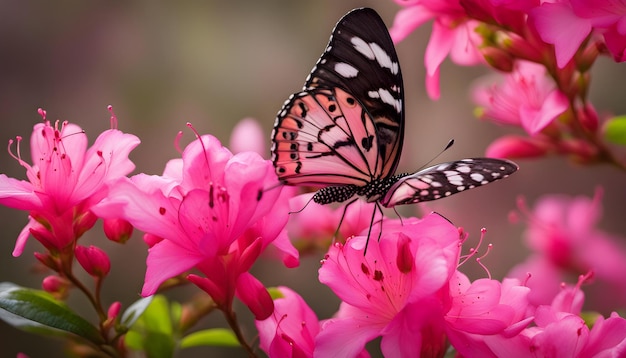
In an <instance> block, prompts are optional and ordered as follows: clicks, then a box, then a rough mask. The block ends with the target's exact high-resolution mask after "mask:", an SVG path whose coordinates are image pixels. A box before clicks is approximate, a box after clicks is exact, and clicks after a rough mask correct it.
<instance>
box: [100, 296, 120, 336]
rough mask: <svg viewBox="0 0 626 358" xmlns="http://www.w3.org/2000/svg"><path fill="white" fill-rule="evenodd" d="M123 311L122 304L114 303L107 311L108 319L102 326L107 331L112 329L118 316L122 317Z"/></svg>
mask: <svg viewBox="0 0 626 358" xmlns="http://www.w3.org/2000/svg"><path fill="white" fill-rule="evenodd" d="M121 309H122V304H121V303H120V302H119V301H115V302H113V303H112V304H111V305H110V306H109V309H108V310H107V319H106V320H105V321H104V323H103V324H102V326H103V327H104V328H106V329H108V328H111V327H113V326H114V325H115V322H116V321H117V318H118V316H119V315H120V310H121Z"/></svg>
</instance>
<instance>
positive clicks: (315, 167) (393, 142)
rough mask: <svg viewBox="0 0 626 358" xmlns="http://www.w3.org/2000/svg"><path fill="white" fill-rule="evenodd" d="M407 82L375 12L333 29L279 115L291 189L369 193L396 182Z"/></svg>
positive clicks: (279, 157)
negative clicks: (393, 179)
mask: <svg viewBox="0 0 626 358" xmlns="http://www.w3.org/2000/svg"><path fill="white" fill-rule="evenodd" d="M403 107H404V104H403V88H402V76H401V73H400V67H399V64H398V56H397V55H396V51H395V48H394V46H393V42H392V41H391V37H390V36H389V33H388V31H387V28H386V26H385V24H384V22H383V21H382V19H381V18H380V16H378V14H377V13H376V12H375V11H374V10H372V9H366V8H363V9H356V10H353V11H351V12H350V13H348V14H347V15H345V16H344V17H343V18H342V19H341V20H340V21H339V22H338V23H337V25H336V26H335V29H334V30H333V33H332V35H331V38H330V42H329V44H328V46H327V47H326V50H325V51H324V53H323V54H322V56H321V58H320V59H319V60H318V62H317V64H316V65H315V67H314V68H313V70H312V72H311V74H310V75H309V76H308V77H307V80H306V83H305V85H304V90H303V91H302V92H300V93H296V94H294V95H292V96H291V97H290V98H289V99H288V100H287V102H286V103H285V105H284V106H283V108H282V109H281V111H280V112H279V113H278V116H277V118H276V123H275V125H274V131H273V133H272V142H273V145H272V160H273V162H274V166H275V167H276V173H277V174H278V177H279V179H280V180H281V181H282V182H284V183H286V184H290V185H313V186H318V187H327V186H354V187H364V186H367V185H368V184H370V183H371V182H372V181H376V180H380V179H384V178H388V177H391V176H392V175H393V172H394V170H395V169H396V167H397V165H398V160H399V157H400V152H401V148H402V140H403V135H404V110H403V109H404V108H403Z"/></svg>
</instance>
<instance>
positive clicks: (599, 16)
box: [529, 0, 626, 68]
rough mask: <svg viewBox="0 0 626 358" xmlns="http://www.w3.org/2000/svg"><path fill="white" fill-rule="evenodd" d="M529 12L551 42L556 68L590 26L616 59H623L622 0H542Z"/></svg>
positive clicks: (625, 9) (625, 12)
mask: <svg viewBox="0 0 626 358" xmlns="http://www.w3.org/2000/svg"><path fill="white" fill-rule="evenodd" d="M529 16H530V22H531V23H532V24H533V25H534V27H535V28H536V29H537V32H538V33H539V35H540V36H541V38H542V39H543V41H545V42H547V43H549V44H552V45H554V50H555V54H556V60H557V65H558V66H559V68H563V67H565V65H567V63H568V62H569V61H570V60H571V59H572V58H573V57H574V55H575V54H576V52H577V51H578V50H579V49H580V47H581V45H582V44H583V42H584V41H585V39H587V38H588V37H589V35H590V34H591V33H592V31H593V30H596V31H598V33H601V34H604V39H605V41H606V44H607V47H608V49H609V51H611V53H612V54H613V57H614V58H615V60H616V61H624V60H626V58H625V57H624V48H625V47H626V40H624V36H626V2H625V1H623V0H618V1H613V0H569V1H560V2H554V3H551V2H545V3H543V4H542V5H541V6H540V7H537V8H535V9H533V10H532V11H531V12H530V14H529Z"/></svg>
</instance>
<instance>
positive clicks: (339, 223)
mask: <svg viewBox="0 0 626 358" xmlns="http://www.w3.org/2000/svg"><path fill="white" fill-rule="evenodd" d="M312 196H313V193H308V194H302V195H298V196H295V197H293V198H292V199H291V200H290V201H289V206H290V209H291V212H292V215H291V217H290V220H289V223H288V224H287V232H288V233H289V238H290V239H291V241H292V242H293V243H294V245H295V246H296V247H298V248H299V251H300V252H303V251H307V250H311V249H314V248H318V249H322V250H323V251H327V250H328V247H329V246H330V244H331V242H333V239H334V240H339V241H343V240H345V239H346V238H348V237H350V236H354V235H359V234H364V233H365V234H366V232H367V230H368V229H369V227H370V224H372V214H373V211H374V210H376V207H375V206H374V205H373V204H371V203H366V202H365V201H363V200H357V201H355V202H353V203H352V204H350V205H349V206H342V207H339V208H333V207H332V206H330V205H320V204H317V203H314V202H313V201H311V198H312ZM381 219H382V215H381V214H380V212H377V213H376V215H375V217H374V224H373V225H376V226H379V225H380V222H379V220H381ZM385 222H386V221H385ZM383 225H385V224H384V223H383ZM337 229H339V235H338V237H336V238H335V237H334V235H335V232H336V231H337Z"/></svg>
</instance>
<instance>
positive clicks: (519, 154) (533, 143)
mask: <svg viewBox="0 0 626 358" xmlns="http://www.w3.org/2000/svg"><path fill="white" fill-rule="evenodd" d="M551 147H552V145H551V143H549V142H548V141H546V140H542V139H540V138H528V137H522V136H517V135H508V136H503V137H500V138H498V139H496V140H494V141H493V142H492V143H491V144H489V146H488V147H487V150H486V151H485V155H486V156H487V157H490V158H511V159H513V158H536V157H542V156H544V155H546V154H548V151H549V150H550V149H551Z"/></svg>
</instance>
